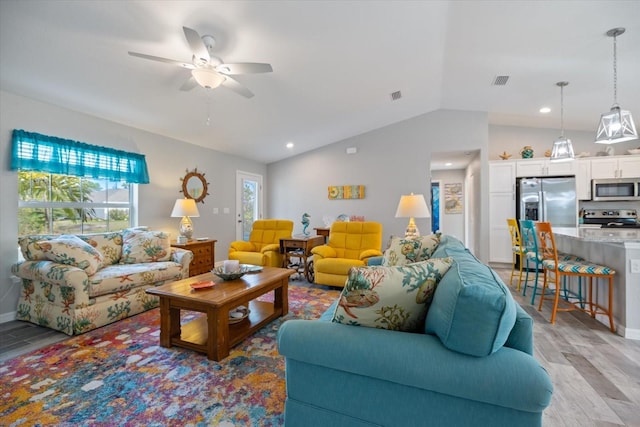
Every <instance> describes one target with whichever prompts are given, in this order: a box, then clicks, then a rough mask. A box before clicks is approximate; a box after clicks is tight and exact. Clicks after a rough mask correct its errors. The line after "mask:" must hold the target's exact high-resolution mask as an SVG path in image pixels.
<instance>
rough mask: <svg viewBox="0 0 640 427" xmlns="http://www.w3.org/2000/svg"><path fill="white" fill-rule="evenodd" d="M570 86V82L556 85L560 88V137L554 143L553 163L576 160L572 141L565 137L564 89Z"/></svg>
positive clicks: (552, 151)
mask: <svg viewBox="0 0 640 427" xmlns="http://www.w3.org/2000/svg"><path fill="white" fill-rule="evenodd" d="M568 84H569V82H558V83H556V86H559V87H560V137H559V138H558V139H556V140H555V142H554V143H553V148H552V150H551V159H550V160H551V161H552V162H568V161H571V160H573V159H574V158H575V154H574V152H573V145H572V144H571V140H570V139H569V138H565V137H564V87H565V86H567V85H568Z"/></svg>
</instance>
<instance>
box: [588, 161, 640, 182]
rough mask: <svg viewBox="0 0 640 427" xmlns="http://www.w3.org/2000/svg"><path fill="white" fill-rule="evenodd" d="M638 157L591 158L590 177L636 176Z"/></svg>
mask: <svg viewBox="0 0 640 427" xmlns="http://www.w3.org/2000/svg"><path fill="white" fill-rule="evenodd" d="M638 177H640V157H637V156H621V157H602V158H595V159H591V179H603V178H638Z"/></svg>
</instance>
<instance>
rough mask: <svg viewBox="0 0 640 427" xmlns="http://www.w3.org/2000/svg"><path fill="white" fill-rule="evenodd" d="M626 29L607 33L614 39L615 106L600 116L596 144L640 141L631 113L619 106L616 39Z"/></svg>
mask: <svg viewBox="0 0 640 427" xmlns="http://www.w3.org/2000/svg"><path fill="white" fill-rule="evenodd" d="M624 32H625V29H624V28H613V29H611V30H609V31H607V36H608V37H613V106H612V107H611V111H609V112H608V113H604V114H602V115H601V116H600V124H599V125H598V132H597V133H596V140H595V142H596V144H617V143H619V142H626V141H632V140H634V139H638V132H637V131H636V125H635V124H634V123H633V117H632V116H631V112H629V111H627V110H622V109H621V108H620V106H619V105H618V64H617V63H618V57H617V49H616V38H617V37H618V36H619V35H621V34H624Z"/></svg>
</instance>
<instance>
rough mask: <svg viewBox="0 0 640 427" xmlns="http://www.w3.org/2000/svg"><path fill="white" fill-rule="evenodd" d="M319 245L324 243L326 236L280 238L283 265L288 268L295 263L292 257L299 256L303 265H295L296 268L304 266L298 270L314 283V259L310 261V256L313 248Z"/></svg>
mask: <svg viewBox="0 0 640 427" xmlns="http://www.w3.org/2000/svg"><path fill="white" fill-rule="evenodd" d="M319 245H324V236H298V237H289V238H286V239H280V253H281V254H283V255H284V260H283V264H284V265H283V267H284V268H287V267H288V266H289V265H291V264H293V263H292V262H291V258H299V259H300V263H301V264H302V265H299V264H293V265H295V267H296V270H299V268H302V271H298V272H299V273H303V274H304V277H306V279H307V280H308V281H309V283H313V280H314V279H315V274H314V272H313V261H308V258H309V257H310V256H311V249H313V248H314V247H316V246H319Z"/></svg>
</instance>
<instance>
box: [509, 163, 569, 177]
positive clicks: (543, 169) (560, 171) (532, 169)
mask: <svg viewBox="0 0 640 427" xmlns="http://www.w3.org/2000/svg"><path fill="white" fill-rule="evenodd" d="M516 174H517V175H516V176H518V177H525V176H558V175H575V174H576V166H575V162H552V161H550V160H549V159H524V160H517V161H516Z"/></svg>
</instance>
